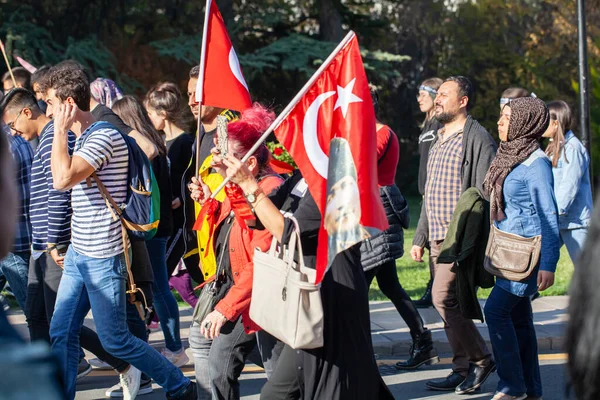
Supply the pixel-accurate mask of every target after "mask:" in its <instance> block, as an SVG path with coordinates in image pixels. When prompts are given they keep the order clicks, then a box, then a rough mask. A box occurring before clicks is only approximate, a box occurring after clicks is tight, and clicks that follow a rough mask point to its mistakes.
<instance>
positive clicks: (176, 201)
mask: <svg viewBox="0 0 600 400" xmlns="http://www.w3.org/2000/svg"><path fill="white" fill-rule="evenodd" d="M179 207H181V199H180V198H179V197H177V198H175V199H173V201H171V209H172V210H177V209H178V208H179Z"/></svg>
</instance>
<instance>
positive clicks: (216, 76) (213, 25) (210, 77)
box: [196, 0, 252, 111]
mask: <svg viewBox="0 0 600 400" xmlns="http://www.w3.org/2000/svg"><path fill="white" fill-rule="evenodd" d="M201 53H202V54H201V60H200V76H199V79H198V86H197V87H196V101H197V102H199V103H201V104H205V105H208V106H213V107H219V108H229V109H231V110H236V111H244V110H245V109H247V108H249V107H250V106H251V105H252V100H251V98H250V92H249V91H248V85H247V84H246V80H245V79H244V75H242V69H241V67H240V62H239V61H238V57H237V54H236V53H235V50H234V49H233V46H232V44H231V40H230V39H229V35H228V34H227V28H226V27H225V22H224V21H223V17H222V16H221V13H220V12H219V8H218V7H217V4H216V2H215V1H214V0H208V1H207V2H206V16H205V20H204V34H203V36H202V51H201Z"/></svg>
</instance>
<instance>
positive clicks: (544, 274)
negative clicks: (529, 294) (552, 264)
mask: <svg viewBox="0 0 600 400" xmlns="http://www.w3.org/2000/svg"><path fill="white" fill-rule="evenodd" d="M537 285H538V291H539V292H542V291H544V290H546V289H548V288H549V287H550V286H552V285H554V272H550V271H542V270H540V271H538V277H537Z"/></svg>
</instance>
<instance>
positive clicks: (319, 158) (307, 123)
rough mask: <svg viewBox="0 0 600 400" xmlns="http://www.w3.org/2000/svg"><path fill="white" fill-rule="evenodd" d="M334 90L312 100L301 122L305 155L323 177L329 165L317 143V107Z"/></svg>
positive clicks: (319, 106)
mask: <svg viewBox="0 0 600 400" xmlns="http://www.w3.org/2000/svg"><path fill="white" fill-rule="evenodd" d="M335 93H336V92H334V91H331V92H325V93H321V94H320V95H319V96H317V98H316V99H315V100H314V101H313V102H312V104H311V105H310V107H308V109H307V110H306V114H305V116H304V121H303V123H302V133H303V134H302V137H303V139H304V148H305V149H306V155H307V156H308V159H309V160H310V162H311V164H312V165H313V167H314V168H315V171H317V172H318V173H319V175H321V176H322V177H323V178H325V179H327V168H328V166H329V157H327V154H325V152H324V151H323V149H322V148H321V145H320V144H319V139H318V138H319V133H318V132H317V121H318V119H319V109H320V108H321V105H322V104H323V103H324V102H325V100H327V99H328V98H330V97H331V96H333V95H334V94H335Z"/></svg>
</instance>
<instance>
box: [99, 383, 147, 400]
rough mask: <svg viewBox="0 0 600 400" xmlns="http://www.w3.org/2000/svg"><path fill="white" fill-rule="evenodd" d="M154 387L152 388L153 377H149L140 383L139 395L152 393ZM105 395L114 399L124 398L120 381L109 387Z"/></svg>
mask: <svg viewBox="0 0 600 400" xmlns="http://www.w3.org/2000/svg"><path fill="white" fill-rule="evenodd" d="M153 390H154V389H152V379H148V380H147V381H144V382H142V383H141V384H140V390H139V392H138V396H140V395H143V394H148V393H152V391H153ZM104 395H105V396H106V397H108V398H113V399H121V398H123V388H122V387H121V384H120V383H117V384H116V385H114V386H113V387H111V388H110V389H107V390H106V392H105V393H104Z"/></svg>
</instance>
